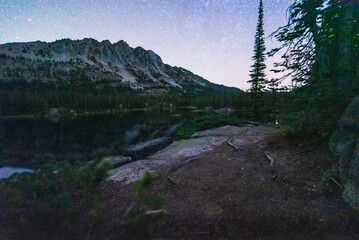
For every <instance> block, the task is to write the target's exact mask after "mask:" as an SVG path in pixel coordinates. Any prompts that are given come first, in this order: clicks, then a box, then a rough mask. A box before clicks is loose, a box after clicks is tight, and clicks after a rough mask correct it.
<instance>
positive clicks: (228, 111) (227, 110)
mask: <svg viewBox="0 0 359 240" xmlns="http://www.w3.org/2000/svg"><path fill="white" fill-rule="evenodd" d="M232 112H233V109H231V108H221V109H218V110H216V111H215V113H218V114H220V115H228V114H231V113H232Z"/></svg>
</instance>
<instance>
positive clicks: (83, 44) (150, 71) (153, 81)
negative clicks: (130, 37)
mask: <svg viewBox="0 0 359 240" xmlns="http://www.w3.org/2000/svg"><path fill="white" fill-rule="evenodd" d="M13 81H26V82H33V81H41V82H44V83H51V82H52V83H81V82H86V81H93V82H95V83H96V86H98V87H101V86H105V85H106V86H113V87H119V86H120V87H125V88H128V89H129V90H135V91H145V92H154V91H171V90H174V91H180V92H203V91H208V90H209V91H215V92H225V91H239V89H237V88H229V87H225V86H223V85H217V84H214V83H211V82H209V81H207V80H205V79H204V78H202V77H200V76H198V75H195V74H193V73H192V72H190V71H188V70H186V69H184V68H180V67H172V66H170V65H167V64H164V63H163V62H162V59H161V58H160V57H159V56H158V55H157V54H156V53H154V52H153V51H151V50H145V49H143V48H141V47H136V48H131V47H130V46H129V45H128V44H127V43H126V42H125V41H119V42H117V43H114V44H112V43H111V42H110V41H108V40H105V41H102V42H98V41H96V40H94V39H90V38H85V39H83V40H70V39H62V40H58V41H55V42H51V43H46V42H40V41H36V42H27V43H7V44H3V45H0V82H3V83H8V82H13Z"/></svg>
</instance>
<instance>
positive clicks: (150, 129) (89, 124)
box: [0, 112, 198, 165]
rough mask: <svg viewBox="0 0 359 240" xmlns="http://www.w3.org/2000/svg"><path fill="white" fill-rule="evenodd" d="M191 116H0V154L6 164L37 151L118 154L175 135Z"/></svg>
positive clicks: (62, 155)
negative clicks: (58, 118)
mask: <svg viewBox="0 0 359 240" xmlns="http://www.w3.org/2000/svg"><path fill="white" fill-rule="evenodd" d="M194 115H195V113H190V112H182V113H181V114H180V115H178V113H177V114H176V115H175V116H174V115H173V113H172V114H171V113H156V112H128V113H123V114H118V115H97V116H87V117H78V118H74V119H69V118H67V119H62V120H60V121H56V122H54V121H50V120H46V119H42V120H36V119H2V120H0V137H1V136H2V137H1V139H0V157H1V155H2V159H3V160H4V161H6V162H8V163H9V162H10V163H18V162H22V163H26V162H28V161H29V160H30V159H32V158H34V157H35V156H36V155H37V154H39V153H50V154H53V155H55V156H56V157H57V158H58V159H66V160H75V159H86V160H89V159H91V158H92V157H93V154H94V152H95V151H96V150H97V149H99V148H108V149H110V152H111V154H121V153H122V152H123V150H124V148H125V147H126V146H129V145H132V144H136V143H139V142H143V141H147V140H151V139H154V138H159V137H171V136H174V134H175V133H176V130H177V129H178V127H180V126H181V125H182V124H183V123H184V122H185V121H187V120H188V119H189V118H191V117H193V116H194ZM197 115H198V113H197ZM25 165H26V164H25Z"/></svg>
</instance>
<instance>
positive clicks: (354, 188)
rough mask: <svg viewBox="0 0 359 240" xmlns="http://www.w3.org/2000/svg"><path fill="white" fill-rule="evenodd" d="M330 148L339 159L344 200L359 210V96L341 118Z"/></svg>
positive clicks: (337, 165) (337, 166) (338, 165)
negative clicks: (343, 183)
mask: <svg viewBox="0 0 359 240" xmlns="http://www.w3.org/2000/svg"><path fill="white" fill-rule="evenodd" d="M329 146H330V149H331V151H332V152H333V153H334V154H335V155H336V156H337V159H338V163H337V164H336V170H338V172H339V174H340V177H341V178H342V180H343V182H345V185H344V191H343V198H344V200H345V201H346V202H347V203H348V204H349V205H350V206H352V207H354V208H356V209H359V96H357V97H356V98H355V99H354V100H353V101H352V103H351V104H350V105H349V107H348V108H347V109H346V111H345V112H344V114H343V115H342V117H341V118H340V120H339V123H338V129H337V131H335V132H334V134H333V135H332V136H331V138H330V142H329Z"/></svg>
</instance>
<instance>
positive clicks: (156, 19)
mask: <svg viewBox="0 0 359 240" xmlns="http://www.w3.org/2000/svg"><path fill="white" fill-rule="evenodd" d="M263 2H264V18H265V20H264V24H265V33H266V36H268V35H269V34H270V33H271V32H273V31H274V30H275V29H277V28H278V27H279V26H282V25H284V24H285V23H286V9H287V8H288V6H289V5H290V4H291V3H292V2H293V0H263ZM258 3H259V0H0V44H3V43H7V42H27V41H36V40H41V41H55V40H56V39H61V38H71V39H82V38H84V37H91V38H94V39H97V40H99V41H102V40H105V39H108V40H110V41H111V42H117V41H119V40H125V41H126V42H127V43H128V44H129V45H130V46H131V47H137V46H142V47H143V48H145V49H151V50H153V51H154V52H156V53H157V54H158V55H160V56H161V58H162V60H163V61H164V62H165V63H168V64H170V65H174V66H180V67H184V68H186V69H188V70H190V71H192V72H194V73H196V74H198V75H200V76H202V77H204V78H206V79H208V80H210V81H212V82H215V83H219V84H224V85H227V86H236V87H240V88H242V89H247V88H248V84H247V83H246V81H247V80H248V79H249V75H248V74H249V70H250V66H251V64H252V60H251V57H252V55H253V42H254V34H255V28H256V24H257V17H258ZM266 44H267V50H270V49H271V48H272V47H274V46H278V43H276V42H272V41H271V39H267V41H266ZM273 61H275V60H274V59H270V60H269V61H267V64H268V66H272V62H273ZM268 70H269V69H268ZM268 75H269V76H268V77H269V78H271V77H273V74H270V73H269V72H268Z"/></svg>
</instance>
